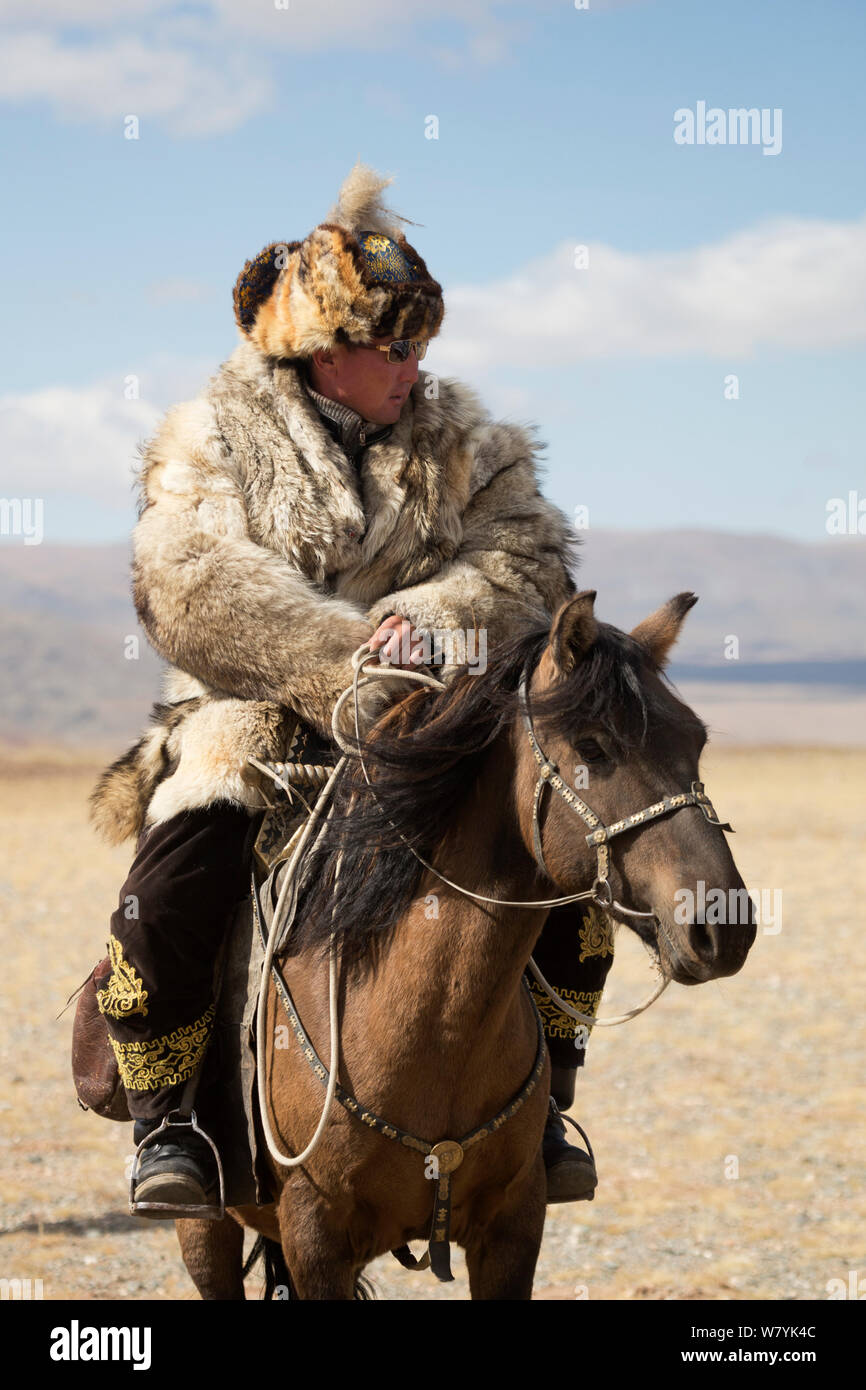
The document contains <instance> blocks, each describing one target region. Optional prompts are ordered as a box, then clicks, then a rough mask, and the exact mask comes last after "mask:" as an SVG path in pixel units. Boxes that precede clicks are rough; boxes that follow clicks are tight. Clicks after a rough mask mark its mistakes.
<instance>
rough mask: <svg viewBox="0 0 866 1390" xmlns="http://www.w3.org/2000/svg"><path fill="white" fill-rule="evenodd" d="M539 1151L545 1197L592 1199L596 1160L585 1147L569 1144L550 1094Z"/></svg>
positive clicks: (594, 1186)
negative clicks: (544, 1183) (544, 1175)
mask: <svg viewBox="0 0 866 1390" xmlns="http://www.w3.org/2000/svg"><path fill="white" fill-rule="evenodd" d="M541 1152H542V1155H543V1158H544V1166H545V1168H546V1169H547V1201H548V1204H550V1203H553V1202H591V1201H592V1200H593V1199H594V1197H595V1189H596V1188H597V1186H598V1174H597V1173H596V1171H595V1163H594V1162H593V1160H592V1158H591V1156H590V1155H589V1154H588V1153H586V1151H585V1150H584V1149H581V1148H578V1147H576V1146H575V1145H574V1144H569V1143H568V1140H567V1139H566V1129H565V1121H564V1120H563V1118H562V1116H561V1115H560V1113H559V1108H558V1106H557V1104H556V1101H555V1100H554V1099H553V1096H551V1097H550V1112H549V1114H548V1117H547V1124H546V1125H545V1127H544V1138H543V1140H542V1145H541Z"/></svg>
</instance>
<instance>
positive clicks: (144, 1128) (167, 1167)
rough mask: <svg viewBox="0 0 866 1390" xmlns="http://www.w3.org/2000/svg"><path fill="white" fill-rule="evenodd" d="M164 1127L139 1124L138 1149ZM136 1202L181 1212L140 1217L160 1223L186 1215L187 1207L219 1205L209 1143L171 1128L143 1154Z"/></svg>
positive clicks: (188, 1131)
mask: <svg viewBox="0 0 866 1390" xmlns="http://www.w3.org/2000/svg"><path fill="white" fill-rule="evenodd" d="M161 1123H162V1121H161V1120H137V1121H136V1123H135V1129H134V1131H133V1138H134V1140H135V1144H136V1147H138V1145H139V1144H140V1143H141V1141H142V1139H144V1138H146V1136H147V1135H148V1134H151V1133H152V1132H153V1130H155V1129H158V1128H159V1126H160V1124H161ZM133 1200H134V1201H136V1202H165V1203H168V1204H170V1205H171V1206H172V1207H175V1208H177V1209H178V1210H176V1211H174V1212H171V1211H139V1212H137V1213H136V1215H138V1216H146V1217H149V1218H150V1219H152V1220H156V1221H174V1220H175V1219H176V1217H178V1216H183V1215H184V1210H183V1209H184V1208H185V1207H195V1206H208V1205H214V1204H216V1203H218V1201H219V1175H218V1173H217V1167H216V1161H215V1159H214V1155H213V1150H212V1149H211V1147H210V1145H209V1144H208V1143H207V1141H206V1140H205V1139H203V1138H202V1137H201V1135H199V1134H196V1133H195V1132H194V1131H193V1130H191V1129H186V1128H183V1127H180V1126H178V1127H175V1126H171V1125H170V1126H169V1127H168V1128H167V1129H166V1131H165V1134H164V1135H163V1136H162V1137H161V1138H159V1139H155V1140H154V1142H153V1143H152V1144H148V1145H147V1147H146V1148H145V1149H143V1150H142V1154H141V1159H140V1162H139V1167H138V1176H137V1179H136V1183H135V1190H134V1193H133Z"/></svg>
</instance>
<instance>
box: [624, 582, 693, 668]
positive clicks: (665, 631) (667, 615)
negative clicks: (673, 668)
mask: <svg viewBox="0 0 866 1390" xmlns="http://www.w3.org/2000/svg"><path fill="white" fill-rule="evenodd" d="M697 601H698V596H697V594H692V593H688V592H686V593H682V594H675V595H674V597H673V598H671V599H668V601H667V603H665V604H663V605H662V607H661V608H657V609H656V611H655V613H651V614H650V616H649V617H648V618H644V620H643V622H642V623H638V625H637V627H636V628H633V629H632V633H631V635H632V637H633V638H634V640H635V641H636V642H639V643H640V645H641V646H642V647H643V648H644V650H645V651H646V652H647V653H648V654H649V657H650V659H651V660H652V661H653V662H654V664H655V665H656V666H658V667H662V666H664V665H665V663H666V662H667V659H668V653H669V651H670V649H671V647H672V646H673V645H674V642H676V640H677V638H678V637H679V635H680V628H681V627H682V624H683V619H684V618H685V616H686V614H687V613H688V611H689V609H690V608H694V606H695V604H696V603H697Z"/></svg>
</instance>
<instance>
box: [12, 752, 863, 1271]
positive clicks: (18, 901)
mask: <svg viewBox="0 0 866 1390" xmlns="http://www.w3.org/2000/svg"><path fill="white" fill-rule="evenodd" d="M100 765H101V764H100V763H99V762H98V761H94V760H93V759H92V758H89V759H88V758H87V757H85V756H83V755H82V756H80V757H78V756H72V755H70V756H69V757H68V758H67V759H66V761H65V762H64V763H63V764H62V765H61V766H58V765H57V763H56V762H55V761H54V760H53V758H47V757H46V758H40V757H39V755H38V753H37V752H34V750H29V751H28V752H27V753H26V755H25V754H21V755H19V756H15V754H14V752H13V750H8V749H7V750H6V752H5V755H4V758H3V772H2V777H0V827H2V845H3V863H2V868H0V911H2V928H0V949H2V952H3V960H4V969H3V973H2V995H3V1010H2V1019H3V1036H2V1067H0V1109H2V1139H0V1177H2V1221H0V1229H2V1238H0V1252H2V1258H0V1275H2V1276H3V1277H6V1278H13V1277H22V1278H31V1279H37V1278H40V1279H42V1281H43V1288H44V1296H45V1298H46V1299H105V1298H115V1297H123V1298H130V1299H146V1298H158V1299H189V1298H193V1297H195V1294H194V1291H193V1289H192V1285H191V1284H190V1283H189V1281H188V1279H187V1276H186V1273H185V1271H184V1269H183V1266H182V1263H181V1260H180V1256H179V1253H178V1249H177V1245H176V1240H175V1236H174V1231H173V1228H172V1227H171V1226H166V1227H163V1226H161V1225H157V1224H153V1225H151V1226H146V1225H145V1224H144V1223H141V1224H138V1223H135V1222H133V1221H132V1220H131V1219H130V1218H129V1217H127V1216H126V1215H125V1182H124V1161H125V1156H126V1154H127V1153H128V1152H129V1150H130V1139H131V1134H130V1129H129V1126H126V1125H116V1124H112V1123H110V1122H107V1121H104V1120H100V1119H98V1118H97V1117H96V1116H95V1115H92V1114H90V1113H86V1114H85V1113H83V1112H82V1111H80V1110H79V1109H78V1106H77V1104H76V1102H75V1097H74V1093H73V1089H72V1084H71V1080H70V1074H69V1062H68V1056H69V1036H70V1030H71V1023H72V1010H71V1009H70V1010H69V1011H68V1012H67V1013H66V1014H65V1015H64V1016H63V1017H62V1018H61V1019H60V1020H59V1021H58V1019H57V1014H58V1013H59V1012H60V1009H61V1008H62V1006H63V1003H64V1002H65V1000H66V998H67V996H68V995H69V994H70V993H71V992H72V991H73V990H74V989H75V988H76V986H77V985H78V984H79V983H80V982H81V979H82V978H83V977H84V976H85V975H86V974H87V972H88V970H89V969H90V967H91V966H92V965H93V964H94V962H95V961H96V960H97V959H98V958H99V956H101V955H102V953H103V946H104V941H105V937H106V934H107V930H108V918H109V915H110V913H111V912H112V910H113V908H114V907H115V905H116V897H117V892H118V889H119V887H120V885H121V883H122V882H123V879H124V877H125V874H126V870H127V868H128V864H129V860H130V857H131V852H130V850H129V849H127V848H123V849H120V850H110V849H107V848H105V847H104V846H102V845H101V844H100V843H99V842H98V841H97V840H96V838H95V836H94V834H93V833H92V832H91V830H90V828H89V826H88V823H87V818H86V811H85V801H86V795H87V792H88V791H89V789H90V787H91V786H92V784H93V781H94V778H95V775H96V773H97V770H98V767H99V766H100ZM704 775H705V780H706V782H707V785H708V788H709V791H710V793H711V795H712V797H713V800H714V802H715V804H716V806H717V808H718V809H719V811H720V813H721V814H722V815H723V816H724V817H729V818H730V820H731V821H732V822H733V824H734V825H735V826H736V829H737V835H736V836H735V837H734V839H733V840H732V842H731V843H732V847H733V849H734V852H735V855H736V858H737V862H738V864H739V867H740V869H741V871H742V873H743V875H744V877H745V879H746V882H747V883H748V884H749V886H750V887H752V888H766V889H771V890H772V889H781V890H782V921H781V930H778V931H777V930H776V927H777V926H778V923H765V926H766V927H769V930H767V931H764V930H761V929H759V936H758V940H757V942H756V944H755V947H754V949H753V951H752V953H751V957H750V959H749V961H748V962H747V964H746V967H745V969H744V970H743V971H742V972H741V974H740V975H739V976H736V977H734V978H733V979H730V980H724V981H720V982H717V983H713V984H708V985H704V986H701V987H699V988H697V989H691V990H686V989H683V988H679V987H676V986H672V987H671V988H670V989H669V990H668V991H667V993H666V994H665V995H664V996H663V997H662V999H661V1000H660V1001H659V1003H658V1004H656V1005H655V1006H654V1007H653V1008H652V1009H650V1010H649V1011H648V1012H647V1013H646V1014H644V1015H643V1016H641V1017H640V1018H639V1019H637V1020H635V1021H634V1022H632V1023H630V1024H627V1025H626V1026H625V1027H622V1028H614V1029H608V1030H603V1031H602V1030H598V1031H596V1033H595V1034H594V1036H593V1038H592V1041H591V1044H590V1048H589V1053H588V1057H589V1061H588V1066H587V1068H586V1070H585V1072H584V1074H583V1076H582V1077H581V1079H580V1081H579V1083H578V1104H577V1107H576V1109H575V1112H574V1113H575V1115H576V1117H577V1118H579V1119H580V1120H581V1123H582V1124H584V1126H585V1127H586V1128H587V1129H588V1131H589V1134H590V1137H591V1138H592V1140H593V1143H594V1146H595V1149H596V1155H597V1159H598V1164H599V1170H600V1175H601V1182H600V1187H599V1191H598V1194H597V1197H596V1200H595V1202H593V1203H591V1204H589V1203H581V1204H578V1205H577V1206H566V1207H558V1208H552V1209H551V1211H550V1213H549V1219H548V1226H547V1232H546V1235H545V1241H544V1246H543V1249H542V1254H541V1260H540V1263H539V1268H538V1276H537V1280H536V1297H538V1298H542V1299H573V1298H575V1297H576V1296H581V1295H585V1296H588V1297H589V1298H590V1299H604V1298H612V1299H626V1298H638V1299H751V1298H770V1299H809V1298H818V1299H822V1298H826V1296H827V1292H826V1285H827V1281H828V1280H830V1279H833V1278H840V1277H841V1278H842V1279H845V1280H847V1278H848V1272H849V1271H850V1270H859V1271H860V1274H861V1276H862V1275H866V1243H864V1231H866V1220H864V1218H866V1198H864V1190H863V1172H864V1162H863V1159H864V1153H863V1133H862V1094H863V1092H862V1084H863V1083H862V1078H863V1071H864V1066H863V1062H864V1023H863V1004H862V980H863V967H864V957H866V943H864V933H863V904H864V902H866V856H864V852H863V828H864V811H866V750H860V749H855V750H853V751H845V750H844V749H821V750H802V749H784V748H779V749H774V748H763V749H740V750H738V749H727V750H725V751H716V752H714V753H713V754H712V755H711V756H710V757H708V758H707V760H706V765H705V768H704ZM650 980H651V975H650V972H649V970H648V966H647V964H646V960H645V957H644V956H643V952H642V949H641V948H640V946H639V945H638V943H637V942H636V941H635V939H634V938H633V937H630V936H629V934H628V933H627V932H626V931H621V932H620V935H619V938H618V945H617V964H616V966H615V969H614V972H613V975H612V977H611V984H610V986H609V989H608V995H607V997H606V1000H605V1008H606V1011H607V1012H611V1011H614V1010H617V1009H618V1008H619V1007H620V1006H621V1005H630V1004H633V1003H634V1002H636V1001H637V1000H638V999H639V998H641V997H642V996H643V995H644V993H645V992H646V990H647V987H648V984H649V982H650ZM734 1160H736V1163H734ZM735 1168H736V1171H737V1173H738V1176H731V1174H733V1172H734V1171H735ZM459 1264H460V1262H459V1258H458V1259H457V1260H455V1265H456V1266H459ZM372 1276H373V1279H374V1283H375V1284H376V1285H377V1289H378V1292H379V1296H380V1297H383V1298H389V1299H429V1298H460V1297H464V1298H465V1297H466V1296H467V1289H466V1284H465V1279H464V1278H463V1276H462V1274H460V1275H459V1276H458V1282H457V1283H456V1284H454V1285H452V1286H450V1288H446V1287H443V1286H439V1285H437V1284H436V1282H435V1280H434V1279H433V1278H432V1276H431V1275H429V1274H415V1275H411V1274H407V1273H404V1272H403V1271H402V1270H400V1269H399V1267H398V1266H397V1265H396V1264H395V1263H394V1262H393V1261H391V1260H390V1258H388V1259H385V1260H381V1261H378V1262H377V1263H376V1265H375V1266H373V1268H372ZM255 1291H256V1289H255V1281H253V1280H251V1283H250V1294H251V1295H252V1294H254V1293H255Z"/></svg>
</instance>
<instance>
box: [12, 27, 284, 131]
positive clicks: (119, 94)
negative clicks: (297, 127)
mask: <svg viewBox="0 0 866 1390" xmlns="http://www.w3.org/2000/svg"><path fill="white" fill-rule="evenodd" d="M3 47H4V62H3V66H2V69H0V100H3V101H7V102H13V103H21V102H28V101H47V102H48V103H49V104H50V105H51V106H52V107H53V108H54V110H55V111H56V112H57V114H58V115H60V116H62V117H65V118H67V119H72V120H99V121H114V122H116V124H117V127H118V131H120V130H121V123H122V121H123V119H124V117H125V116H127V115H135V116H138V117H139V119H140V121H141V122H142V124H144V123H145V122H146V121H147V120H155V121H158V122H160V123H161V124H165V125H166V126H167V127H168V128H169V129H170V130H172V131H174V133H175V134H178V135H212V134H216V133H218V132H221V131H226V130H230V129H232V128H233V127H235V126H237V125H240V124H241V123H242V122H243V121H244V120H246V119H247V117H249V116H252V115H254V114H255V113H256V112H257V111H259V110H261V109H262V108H263V107H265V106H266V105H267V103H268V101H269V100H270V99H271V96H272V92H273V89H272V84H271V82H270V79H269V78H268V77H267V76H266V75H263V74H262V73H261V72H260V71H258V70H256V68H255V67H254V66H253V65H252V64H251V63H249V62H248V61H247V60H246V59H245V58H244V57H243V56H242V55H233V54H225V55H221V56H220V61H219V62H218V63H214V64H212V65H209V64H208V63H207V62H205V61H203V60H202V58H201V56H200V55H198V54H194V53H190V52H187V51H185V50H184V49H182V48H180V47H172V46H171V45H170V44H165V43H159V42H155V43H151V42H144V41H143V40H141V39H139V38H137V37H134V36H118V37H116V38H111V39H108V40H100V41H95V42H91V43H81V42H76V43H74V44H73V43H68V42H65V41H64V40H63V39H62V38H61V37H59V36H58V35H55V34H46V33H35V32H25V33H13V34H7V35H6V36H5V37H4V40H3Z"/></svg>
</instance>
